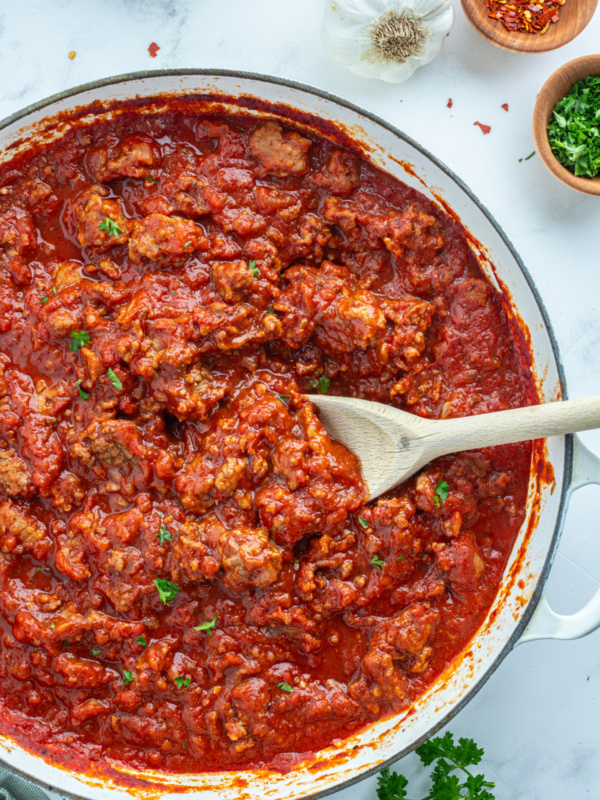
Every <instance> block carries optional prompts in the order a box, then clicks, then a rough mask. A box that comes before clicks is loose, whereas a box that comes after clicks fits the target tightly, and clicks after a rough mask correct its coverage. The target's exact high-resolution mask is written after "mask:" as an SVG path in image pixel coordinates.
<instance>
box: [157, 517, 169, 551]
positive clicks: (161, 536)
mask: <svg viewBox="0 0 600 800" xmlns="http://www.w3.org/2000/svg"><path fill="white" fill-rule="evenodd" d="M156 535H157V536H158V541H159V542H160V546H161V547H162V546H163V545H164V543H165V542H170V541H171V534H170V533H169V531H168V530H167V526H166V525H165V524H164V522H163V524H162V525H161V526H160V528H159V531H158V533H157V534H156Z"/></svg>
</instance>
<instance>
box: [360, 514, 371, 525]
mask: <svg viewBox="0 0 600 800" xmlns="http://www.w3.org/2000/svg"><path fill="white" fill-rule="evenodd" d="M358 521H359V522H360V524H361V525H362V527H363V528H368V527H369V523H368V522H367V520H366V519H365V518H364V517H361V515H360V514H359V515H358Z"/></svg>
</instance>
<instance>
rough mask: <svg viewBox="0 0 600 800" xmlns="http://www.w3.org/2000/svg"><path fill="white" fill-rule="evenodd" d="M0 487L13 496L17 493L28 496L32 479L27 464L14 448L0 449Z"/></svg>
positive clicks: (31, 489) (30, 491)
mask: <svg viewBox="0 0 600 800" xmlns="http://www.w3.org/2000/svg"><path fill="white" fill-rule="evenodd" d="M0 489H1V490H2V491H4V492H6V494H8V495H10V496H11V497H14V496H15V495H17V494H20V495H22V496H23V497H30V496H31V495H32V494H33V481H32V478H31V473H30V472H29V469H28V468H27V464H26V463H25V462H24V461H23V459H22V458H20V456H19V455H18V454H17V452H16V451H15V450H13V449H12V447H11V448H8V450H0Z"/></svg>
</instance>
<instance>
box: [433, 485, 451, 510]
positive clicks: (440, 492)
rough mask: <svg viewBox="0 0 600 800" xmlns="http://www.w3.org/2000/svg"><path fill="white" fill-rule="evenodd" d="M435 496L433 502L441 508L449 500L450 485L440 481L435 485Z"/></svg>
mask: <svg viewBox="0 0 600 800" xmlns="http://www.w3.org/2000/svg"><path fill="white" fill-rule="evenodd" d="M435 494H436V496H435V497H434V498H433V502H434V503H435V504H436V506H437V507H438V508H439V507H440V505H442V504H443V503H445V502H446V500H447V499H448V483H447V482H446V481H444V480H441V479H440V480H439V481H438V482H437V483H436V485H435Z"/></svg>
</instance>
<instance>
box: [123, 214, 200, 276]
mask: <svg viewBox="0 0 600 800" xmlns="http://www.w3.org/2000/svg"><path fill="white" fill-rule="evenodd" d="M207 249H208V240H207V238H206V236H205V235H204V231H203V230H202V228H201V227H200V226H199V225H197V224H196V223H195V222H192V220H189V219H182V218H181V217H166V216H165V215H164V214H149V215H148V216H147V217H144V218H143V219H142V220H141V221H136V222H135V223H134V227H133V233H132V235H131V239H130V241H129V257H130V258H131V260H132V261H133V263H134V264H141V263H142V261H143V260H144V259H146V258H147V259H149V260H150V261H156V262H157V263H160V264H181V263H182V262H183V261H185V259H186V258H188V256H190V255H192V253H193V252H194V251H195V250H201V251H204V250H207Z"/></svg>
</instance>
